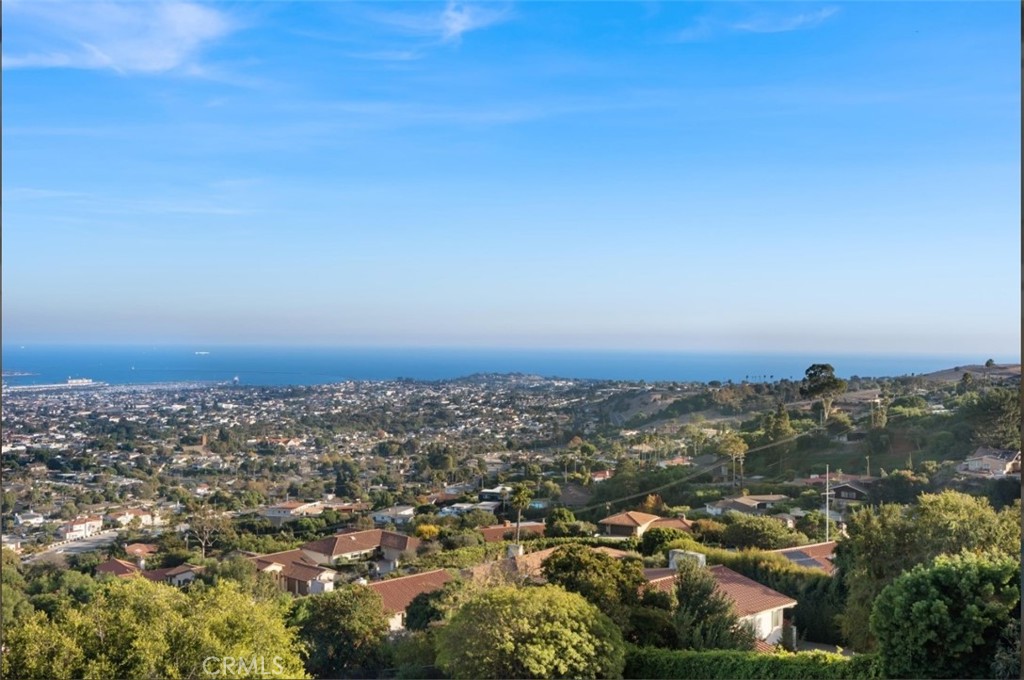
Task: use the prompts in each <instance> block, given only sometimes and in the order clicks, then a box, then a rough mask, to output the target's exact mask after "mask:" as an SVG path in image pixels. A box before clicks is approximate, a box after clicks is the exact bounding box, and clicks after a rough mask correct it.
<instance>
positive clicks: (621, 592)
mask: <svg viewBox="0 0 1024 680" xmlns="http://www.w3.org/2000/svg"><path fill="white" fill-rule="evenodd" d="M541 569H542V573H543V574H544V578H545V579H547V581H548V583H551V584H554V585H557V586H561V587H563V588H565V589H566V590H568V591H569V592H573V593H578V594H580V595H582V596H583V597H585V598H586V599H587V601H589V602H590V603H592V604H594V605H596V606H597V607H598V608H600V609H601V611H603V612H604V613H605V614H607V615H608V616H610V617H611V618H612V620H614V621H616V622H617V623H619V625H623V626H624V625H625V624H626V621H627V619H628V616H629V615H628V609H629V608H630V607H632V606H634V605H636V604H637V603H638V602H639V598H640V589H641V587H642V586H643V585H644V584H645V583H646V582H647V579H645V578H644V572H643V563H642V562H640V561H639V560H619V559H616V558H614V557H612V556H611V555H608V554H606V553H603V552H600V551H598V550H594V549H592V548H590V547H589V546H585V545H580V544H578V543H570V544H569V545H563V546H561V547H560V548H558V550H556V551H555V552H553V553H552V554H551V555H550V556H549V557H548V558H547V559H546V560H544V562H543V564H542V565H541Z"/></svg>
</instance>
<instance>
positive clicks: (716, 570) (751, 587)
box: [644, 564, 797, 617]
mask: <svg viewBox="0 0 1024 680" xmlns="http://www.w3.org/2000/svg"><path fill="white" fill-rule="evenodd" d="M708 570H709V571H710V572H711V575H712V576H714V577H715V582H716V583H717V584H718V590H719V591H721V592H722V593H723V594H724V595H725V596H726V597H728V598H729V599H730V600H732V602H733V605H735V607H736V613H737V614H738V615H739V616H741V617H743V616H750V615H752V614H757V613H759V612H763V611H768V610H771V609H778V608H779V607H793V606H795V605H796V603H797V602H796V600H794V599H792V598H790V597H787V596H785V595H783V594H782V593H780V592H778V591H775V590H772V589H771V588H769V587H768V586H765V585H761V584H760V583H758V582H757V581H754V580H753V579H749V578H747V577H746V576H744V575H742V574H738V573H736V572H735V571H733V570H732V569H729V568H728V567H725V566H722V565H720V564H716V565H714V566H712V567H708ZM644 575H645V576H646V577H647V580H648V582H649V583H651V585H653V586H654V587H655V588H657V589H658V590H662V591H671V590H673V589H674V588H675V580H676V572H675V570H674V569H644Z"/></svg>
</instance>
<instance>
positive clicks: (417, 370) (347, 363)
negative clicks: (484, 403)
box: [3, 345, 1019, 386]
mask: <svg viewBox="0 0 1024 680" xmlns="http://www.w3.org/2000/svg"><path fill="white" fill-rule="evenodd" d="M204 351H205V350H204ZM987 358H989V357H964V356H922V357H908V356H879V355H860V356H858V355H849V354H836V355H827V354H823V353H814V354H811V353H806V354H796V353H794V354H753V353H739V352H735V353H711V352H675V353H672V352H614V351H598V350H581V351H570V350H547V351H545V350H492V349H479V350H456V349H434V348H431V349H397V348H386V349H352V348H336V349H328V348H309V349H302V348H294V347H287V348H252V347H218V348H216V352H212V353H210V354H199V353H197V350H196V349H195V347H157V348H153V347H53V346H37V347H33V346H24V347H22V346H20V345H19V346H10V347H4V348H3V363H4V366H7V367H9V368H7V369H5V371H4V380H5V383H6V384H7V385H8V386H19V385H31V384H46V383H51V384H52V383H62V382H65V381H66V380H67V378H68V376H89V377H90V378H92V379H94V380H96V381H97V382H103V383H107V384H109V385H133V384H152V383H162V382H175V383H181V382H232V381H233V379H234V378H235V377H236V376H237V377H238V384H241V385H316V384H324V383H334V382H343V381H346V380H392V379H397V378H408V379H414V380H448V379H455V378H460V377H465V376H469V375H473V374H479V373H524V374H531V375H538V376H543V377H560V378H574V379H592V380H634V381H640V380H643V381H646V382H711V381H715V380H717V381H721V382H728V381H732V382H742V381H744V380H747V381H750V382H762V381H773V380H781V379H790V380H800V379H801V378H802V377H803V373H804V370H805V369H806V368H807V367H808V366H809V365H810V364H812V363H821V362H826V363H831V364H832V365H833V366H834V367H835V369H836V373H837V374H838V375H840V376H843V377H847V378H848V377H851V376H861V377H881V376H897V375H911V374H914V375H921V374H927V373H933V372H938V371H949V370H951V369H952V368H953V367H956V366H969V365H978V364H982V363H984V361H985V360H986V359H987ZM995 360H996V362H997V363H1000V364H1017V363H1019V359H1007V358H1000V357H995Z"/></svg>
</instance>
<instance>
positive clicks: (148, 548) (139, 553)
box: [124, 543, 160, 559]
mask: <svg viewBox="0 0 1024 680" xmlns="http://www.w3.org/2000/svg"><path fill="white" fill-rule="evenodd" d="M124 551H125V552H126V553H128V555H130V556H131V557H141V558H143V559H145V558H147V557H152V556H153V555H156V554H157V553H158V552H160V548H159V547H157V546H155V545H153V544H152V543H132V544H130V545H126V546H125V547H124Z"/></svg>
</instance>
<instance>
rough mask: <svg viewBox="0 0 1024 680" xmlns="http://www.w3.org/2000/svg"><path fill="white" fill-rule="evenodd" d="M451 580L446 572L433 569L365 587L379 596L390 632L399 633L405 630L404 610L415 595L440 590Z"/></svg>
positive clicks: (450, 576)
mask: <svg viewBox="0 0 1024 680" xmlns="http://www.w3.org/2000/svg"><path fill="white" fill-rule="evenodd" d="M451 580H452V575H451V574H449V573H448V572H447V571H445V570H444V569H435V570H434V571H425V572H423V573H422V574H413V575H412V576H400V577H398V578H389V579H386V580H384V581H376V582H374V583H371V584H369V585H368V586H367V587H368V588H370V589H371V590H373V591H375V592H376V593H377V594H378V595H380V599H381V601H382V602H383V604H384V611H386V612H387V613H388V615H389V617H390V618H389V619H388V626H389V627H390V628H391V630H392V631H399V630H402V629H404V628H405V610H406V609H407V608H408V606H409V603H411V602H412V601H413V599H414V598H415V597H416V596H417V595H420V594H421V593H432V592H434V591H435V590H440V589H441V588H443V587H444V584H446V583H448V582H449V581H451Z"/></svg>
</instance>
